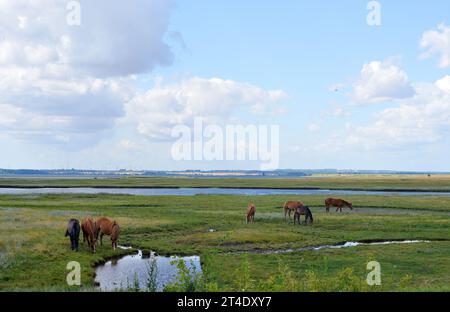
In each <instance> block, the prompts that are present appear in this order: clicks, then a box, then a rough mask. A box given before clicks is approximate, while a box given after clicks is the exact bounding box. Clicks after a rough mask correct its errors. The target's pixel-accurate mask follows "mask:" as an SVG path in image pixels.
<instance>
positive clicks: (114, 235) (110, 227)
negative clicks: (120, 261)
mask: <svg viewBox="0 0 450 312" xmlns="http://www.w3.org/2000/svg"><path fill="white" fill-rule="evenodd" d="M97 224H98V228H99V231H98V233H97V237H98V234H100V245H103V235H110V236H111V242H112V248H113V249H114V250H116V247H117V241H118V240H119V233H120V227H119V224H118V223H117V222H116V221H115V220H110V219H108V218H105V217H102V218H99V219H98V220H97Z"/></svg>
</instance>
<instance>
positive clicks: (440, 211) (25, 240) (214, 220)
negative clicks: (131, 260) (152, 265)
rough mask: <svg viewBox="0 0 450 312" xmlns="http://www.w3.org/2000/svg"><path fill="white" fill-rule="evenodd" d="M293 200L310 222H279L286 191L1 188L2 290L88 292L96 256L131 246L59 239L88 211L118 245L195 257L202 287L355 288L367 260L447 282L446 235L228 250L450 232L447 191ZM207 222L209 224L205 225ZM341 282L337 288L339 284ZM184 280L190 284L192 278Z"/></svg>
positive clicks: (407, 281)
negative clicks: (117, 230) (107, 224)
mask: <svg viewBox="0 0 450 312" xmlns="http://www.w3.org/2000/svg"><path fill="white" fill-rule="evenodd" d="M292 198H293V199H296V198H298V199H300V200H302V201H303V202H305V203H306V204H307V205H309V206H310V207H312V210H313V214H314V225H313V226H304V225H301V226H298V225H296V226H294V225H293V224H292V222H286V221H285V220H284V216H283V214H282V209H281V205H282V203H283V202H284V201H285V200H286V196H233V195H202V196H191V197H183V196H152V197H145V196H127V195H76V194H66V195H41V196H35V197H30V196H13V195H1V196H0V207H1V208H0V229H1V231H0V265H1V266H2V269H1V271H0V290H36V289H37V290H50V291H52V290H54V289H61V290H64V291H66V290H67V291H86V290H87V289H88V290H89V289H91V287H94V276H95V268H94V266H95V264H97V263H100V262H102V261H104V260H105V259H107V258H109V257H112V256H119V255H123V254H126V253H129V252H130V251H126V250H120V249H117V250H116V251H113V250H112V248H111V246H110V244H109V240H108V238H105V239H104V245H103V246H102V247H98V249H97V253H96V254H92V253H91V252H90V251H89V250H88V248H87V246H86V245H85V244H83V243H82V239H81V240H80V252H78V253H76V252H72V251H71V250H70V244H69V241H68V239H67V238H65V237H64V231H65V227H66V224H67V220H68V219H69V218H70V217H71V216H74V217H77V218H81V217H82V216H88V215H90V216H100V215H102V216H103V215H104V216H107V217H112V218H114V219H116V220H117V221H118V222H119V223H120V224H121V229H122V232H121V237H120V240H119V243H120V244H127V243H128V244H131V245H132V246H133V247H139V248H141V249H148V250H155V251H157V252H158V253H159V254H161V255H170V254H177V255H180V256H183V255H200V257H201V260H202V271H203V276H206V278H207V279H206V282H205V283H201V284H199V285H200V286H198V288H200V289H207V290H208V291H211V290H228V289H230V290H238V289H246V291H247V290H252V289H253V290H258V289H259V290H263V289H267V290H268V291H269V290H273V289H280V290H281V289H285V290H289V289H320V290H326V289H329V290H333V289H336V288H333V287H334V286H333V285H334V284H333V283H337V281H336V280H334V279H335V278H337V276H340V277H339V278H340V279H345V280H346V283H349V285H353V286H352V287H350V286H349V287H350V288H349V289H350V290H361V291H366V289H365V288H363V287H362V286H361V287H359V286H358V287H356V286H355V285H357V283H356V281H357V280H356V279H353V276H357V277H358V278H359V279H364V278H365V275H366V274H367V272H366V271H365V265H366V263H367V261H368V259H372V258H375V259H376V260H377V261H380V263H381V264H382V270H383V286H382V289H383V290H425V289H426V290H430V289H431V290H448V289H449V286H448V285H450V265H449V263H448V259H449V258H450V249H449V248H448V246H449V243H448V242H433V243H428V244H412V245H401V246H400V245H396V246H364V247H355V248H348V249H346V250H322V251H320V252H309V251H308V252H303V253H293V254H288V255H280V256H275V255H258V254H249V255H247V256H248V266H247V264H245V261H244V259H243V258H242V257H243V255H231V254H228V253H229V252H233V251H246V250H255V249H263V250H264V249H284V248H301V247H306V246H317V245H326V244H335V243H339V242H345V241H358V240H365V239H428V240H435V239H436V240H437V239H447V240H450V233H449V231H448V229H449V227H450V215H449V213H450V198H447V197H434V196H422V197H383V196H348V197H347V198H348V200H350V201H352V202H353V203H354V206H355V211H353V212H350V211H347V212H346V213H344V214H337V213H334V212H332V213H330V214H326V213H325V212H324V210H325V209H324V208H323V197H322V196H301V197H296V196H292ZM249 201H253V202H255V204H256V206H257V212H256V216H255V222H254V223H252V224H245V222H244V217H245V212H246V207H247V204H248V202H249ZM360 207H362V208H361V210H360ZM372 209H373V210H372ZM209 228H214V229H215V231H214V232H209V231H208V229H209ZM369 252H370V253H371V254H369ZM278 257H280V259H281V261H282V262H281V264H282V265H281V266H280V262H279V260H278V259H279V258H278ZM323 257H327V260H326V261H327V266H326V267H327V268H326V269H324V268H323V267H321V265H322V264H323V261H324V260H323ZM73 260H75V261H78V262H80V264H81V267H82V272H81V281H82V286H81V287H68V286H67V285H66V282H65V281H66V274H67V273H68V272H67V270H66V264H67V262H69V261H73ZM346 268H350V269H352V272H351V274H350V271H349V270H347V271H345V273H342V274H341V275H339V274H340V273H341V272H343V271H344V270H345V269H346ZM246 270H247V271H246ZM239 272H248V274H247V273H246V274H247V276H248V279H244V280H241V282H239V283H240V284H236V283H237V282H236V281H238V280H239V279H240V278H241V275H240V273H239ZM308 272H313V273H308ZM280 276H283V278H282V279H280ZM305 281H309V282H307V283H306V282H305ZM305 283H306V285H305ZM202 285H206V286H202ZM184 286H186V285H184ZM184 286H182V287H184ZM341 286H342V287H341ZM341 286H339V287H338V288H337V289H343V288H344V285H341ZM189 287H191V289H192V285H191V286H189ZM242 287H243V288H242ZM194 288H195V289H197V286H195V287H194Z"/></svg>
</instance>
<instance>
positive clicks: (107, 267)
mask: <svg viewBox="0 0 450 312" xmlns="http://www.w3.org/2000/svg"><path fill="white" fill-rule="evenodd" d="M180 259H182V260H183V261H184V262H185V264H186V267H187V268H189V269H190V270H191V271H192V270H193V269H195V272H197V273H201V272H202V268H201V265H200V257H198V256H191V257H162V256H156V255H154V254H153V253H152V254H151V255H149V256H147V257H145V256H143V254H142V251H140V250H139V252H138V253H137V254H134V255H127V256H124V257H122V258H120V259H115V260H109V261H107V262H106V263H105V264H102V265H99V266H97V268H96V270H95V273H96V277H95V281H96V282H97V283H98V284H99V288H100V289H101V290H103V291H115V290H126V289H127V288H128V287H133V286H134V284H135V283H138V284H139V288H140V289H142V290H144V289H147V287H148V281H149V279H150V276H151V274H150V271H151V267H152V263H156V274H155V275H154V276H155V277H156V278H155V281H156V290H157V291H162V290H163V289H164V287H165V286H166V285H167V284H170V283H173V282H175V281H176V280H177V277H178V268H177V264H176V263H174V261H176V260H180Z"/></svg>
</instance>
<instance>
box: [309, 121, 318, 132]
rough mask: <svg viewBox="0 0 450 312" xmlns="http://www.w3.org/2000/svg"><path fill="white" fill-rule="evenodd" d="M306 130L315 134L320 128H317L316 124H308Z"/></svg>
mask: <svg viewBox="0 0 450 312" xmlns="http://www.w3.org/2000/svg"><path fill="white" fill-rule="evenodd" d="M308 130H309V131H310V132H317V131H319V130H320V126H319V125H318V124H316V123H310V124H309V125H308Z"/></svg>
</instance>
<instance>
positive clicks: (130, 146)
mask: <svg viewBox="0 0 450 312" xmlns="http://www.w3.org/2000/svg"><path fill="white" fill-rule="evenodd" d="M118 146H119V147H120V148H122V149H125V150H135V149H137V148H138V144H137V143H136V142H134V141H132V140H128V139H123V140H120V142H119V144H118Z"/></svg>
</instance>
